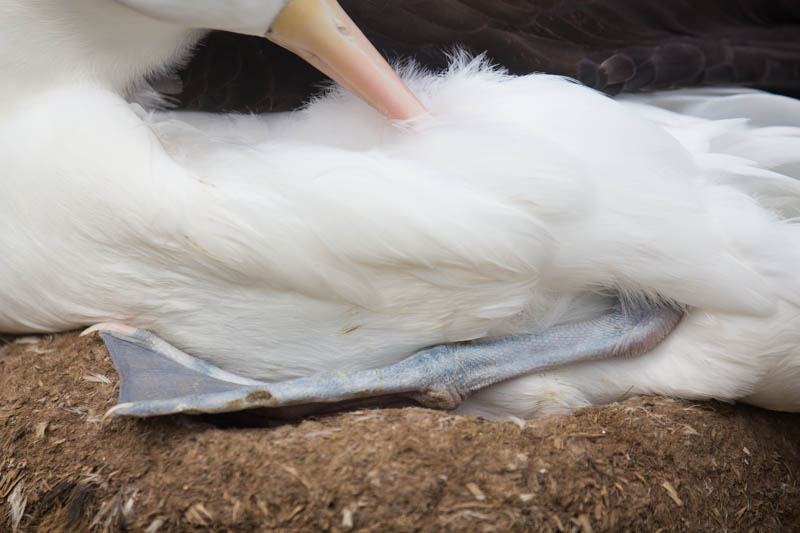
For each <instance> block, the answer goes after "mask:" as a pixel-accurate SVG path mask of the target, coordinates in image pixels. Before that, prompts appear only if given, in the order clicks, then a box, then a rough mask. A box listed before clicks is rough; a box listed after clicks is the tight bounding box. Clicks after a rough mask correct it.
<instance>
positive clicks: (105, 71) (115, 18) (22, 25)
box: [0, 0, 202, 95]
mask: <svg viewBox="0 0 800 533" xmlns="http://www.w3.org/2000/svg"><path fill="white" fill-rule="evenodd" d="M201 35H202V32H198V31H196V30H190V29H187V28H182V27H180V26H177V25H172V24H168V23H163V22H159V21H155V20H152V19H149V18H147V17H145V16H143V15H140V14H139V13H136V12H134V11H132V10H130V9H128V8H126V7H124V6H122V5H120V4H118V3H117V2H114V1H111V0H9V1H8V2H4V3H0V73H2V75H1V76H0V77H2V79H3V85H4V86H5V91H6V92H11V91H14V92H15V93H16V94H20V95H21V94H25V92H26V91H36V90H43V89H46V88H47V87H49V86H53V85H59V84H63V83H97V84H101V85H104V86H107V87H109V88H110V89H112V90H115V91H117V92H120V93H124V92H125V91H126V90H128V89H129V88H130V87H132V86H133V85H135V84H136V82H137V81H139V80H141V79H143V78H144V77H146V76H148V75H150V74H153V73H156V72H159V71H162V70H164V69H168V68H170V67H171V66H173V65H175V64H176V63H178V62H179V61H181V59H182V58H183V57H185V55H186V54H187V53H188V51H189V49H190V48H191V46H192V44H194V43H195V42H196V41H197V40H198V39H199V38H200V36H201Z"/></svg>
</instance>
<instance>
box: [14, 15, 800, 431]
mask: <svg viewBox="0 0 800 533" xmlns="http://www.w3.org/2000/svg"><path fill="white" fill-rule="evenodd" d="M314 1H319V0H314ZM239 3H240V4H241V5H242V6H244V7H247V9H249V10H250V13H255V11H253V10H255V9H256V8H257V7H258V6H255V7H254V5H255V4H259V5H260V4H264V5H266V6H273V7H274V9H273V7H268V8H264V12H265V13H267V15H265V18H262V19H260V20H258V21H257V23H258V24H257V26H258V28H262V29H263V28H267V27H270V25H271V22H272V17H274V16H275V14H276V13H278V12H279V11H280V9H281V8H283V6H284V4H285V2H275V3H272V4H271V3H270V2H248V1H246V0H240V2H239ZM312 3H313V2H312ZM124 4H128V5H132V6H134V7H135V8H136V10H134V9H131V8H129V7H126V6H123V5H121V4H119V3H117V2H115V1H113V0H73V1H72V2H63V1H62V0H25V1H22V0H0V72H2V74H3V84H2V86H0V168H2V169H3V177H2V179H1V180H0V249H1V250H3V253H2V255H1V256H0V330H3V331H9V332H50V331H61V330H66V329H71V328H75V327H80V326H85V325H89V324H94V323H98V322H105V321H109V320H114V321H119V322H123V323H125V324H129V325H131V326H134V327H136V328H141V329H144V330H150V331H153V332H155V333H156V334H158V335H159V336H160V337H162V338H164V339H166V340H168V341H169V342H170V343H172V344H174V345H176V346H179V347H180V348H181V349H183V350H186V351H188V352H190V353H192V354H193V355H195V356H198V357H200V358H202V359H204V360H206V361H209V362H211V363H213V364H214V365H217V366H219V367H221V368H223V369H225V370H228V371H231V372H234V373H236V374H239V375H244V376H248V377H251V378H256V379H260V380H268V381H281V380H289V379H293V378H298V377H301V376H306V375H310V374H314V373H319V372H349V371H358V370H363V369H373V368H381V367H386V366H389V365H392V364H394V363H397V362H398V361H402V360H403V359H405V358H406V357H408V356H409V354H412V353H414V352H415V351H417V350H419V349H421V348H424V347H427V346H435V345H440V344H446V343H454V342H460V341H466V340H475V339H484V338H495V337H502V336H507V335H516V334H520V333H524V332H537V331H545V330H549V328H552V327H553V326H555V325H558V324H567V323H572V322H574V321H578V320H586V319H590V318H593V317H597V316H600V315H602V314H603V313H605V312H606V311H607V310H608V308H609V307H611V306H613V302H614V301H616V297H615V295H616V294H620V295H622V296H623V298H624V299H625V300H626V301H629V302H640V303H642V302H643V303H644V304H645V305H650V306H658V305H669V306H671V307H680V308H682V309H685V310H686V312H685V315H684V317H683V319H682V321H681V322H680V323H679V324H678V325H677V327H676V328H675V329H674V330H673V331H672V332H671V333H670V334H669V335H668V336H667V337H666V339H665V340H664V341H663V342H661V343H660V344H659V345H658V346H657V347H655V348H654V349H652V350H651V351H650V352H649V353H646V354H644V355H642V356H640V357H636V358H612V359H607V360H603V361H593V362H584V363H579V364H574V365H568V366H564V367H560V368H557V369H550V370H547V371H544V372H539V373H534V374H528V375H523V376H521V377H517V378H515V379H512V380H508V381H505V382H503V383H498V384H495V385H493V386H491V387H488V388H486V389H483V390H481V391H479V392H478V393H476V394H474V395H473V396H472V397H470V398H469V399H467V400H466V401H465V402H464V403H463V404H462V405H461V407H459V409H460V410H461V411H463V412H472V413H478V414H484V415H489V416H504V415H515V416H520V417H528V416H534V415H541V414H547V413H551V412H557V411H565V410H569V409H572V408H574V407H577V406H581V405H587V404H600V403H607V402H612V401H615V400H618V399H620V398H623V397H625V396H630V395H636V394H653V393H655V394H664V395H669V396H676V397H683V398H691V399H704V398H717V399H720V400H725V401H734V400H736V401H744V402H748V403H752V404H755V405H759V406H763V407H766V408H770V409H780V410H787V411H798V410H800V388H799V387H798V385H797V384H798V382H799V381H800V279H799V278H798V276H797V275H796V272H797V271H798V270H800V247H799V246H798V244H800V227H798V225H797V222H796V220H795V217H797V215H798V213H800V185H798V182H797V181H796V179H798V178H800V102H798V101H796V100H793V99H790V98H785V97H780V96H775V95H769V94H766V93H761V92H758V91H752V90H744V89H735V90H734V89H731V90H719V89H711V90H693V91H679V92H675V93H664V94H657V95H653V96H639V97H627V98H624V99H620V100H616V101H615V100H612V99H609V98H607V97H605V96H602V95H600V94H598V93H596V92H594V91H592V90H590V89H587V88H585V87H582V86H580V85H577V84H574V83H572V82H570V81H569V80H565V79H562V78H559V77H553V76H547V75H530V76H522V77H512V76H508V75H505V74H503V73H501V72H496V71H493V70H492V69H491V68H490V67H488V66H486V65H484V64H482V63H481V61H480V60H473V61H467V60H464V59H459V60H456V62H455V64H454V65H453V67H452V68H451V69H450V70H449V71H448V72H446V73H444V74H441V75H433V74H426V73H424V72H414V71H413V69H408V70H407V72H405V74H404V79H405V82H406V83H407V84H408V85H409V86H410V87H411V88H412V89H413V92H414V93H415V94H416V95H417V96H418V97H419V98H420V100H421V101H422V102H423V104H424V105H425V107H426V108H427V109H428V110H429V111H430V115H429V116H427V117H424V118H423V119H421V120H419V121H418V122H416V123H413V124H400V125H398V124H396V123H392V122H388V121H386V120H385V119H384V118H383V117H381V116H379V115H378V114H377V113H375V112H374V111H373V110H372V109H370V108H369V107H368V106H367V105H365V104H364V103H362V102H361V101H359V100H357V99H356V98H355V97H353V96H351V95H350V94H348V93H346V92H343V91H340V90H334V91H332V92H330V93H329V94H328V95H326V96H324V97H322V98H320V99H318V100H316V101H314V102H312V103H311V104H310V105H309V106H308V107H307V108H305V109H304V110H302V111H299V112H296V113H291V114H285V115H278V116H246V115H210V114H202V113H182V112H168V111H152V110H150V111H148V110H145V109H143V108H142V107H141V106H140V105H138V104H135V103H130V102H129V101H128V100H127V98H128V97H129V96H130V92H131V89H132V88H135V87H137V86H139V84H141V83H142V81H143V79H144V76H145V75H146V74H148V73H151V72H153V71H156V70H160V69H168V68H170V67H171V66H174V65H175V64H176V62H179V61H180V60H181V58H182V57H183V55H184V54H185V52H186V50H187V47H188V46H190V44H191V43H192V42H193V40H194V39H196V38H197V36H198V34H197V32H196V31H194V30H191V29H187V27H200V26H208V25H209V24H206V22H207V20H208V18H209V17H212V20H216V18H215V17H221V16H222V15H221V14H220V13H218V12H216V11H214V9H216V8H213V6H215V5H216V4H214V3H212V2H201V3H196V2H195V3H189V2H186V3H185V4H184V3H183V2H182V1H180V0H171V1H166V0H165V1H163V2H158V1H156V0H125V1H124ZM250 4H253V5H250ZM325 4H326V5H327V2H325ZM196 6H200V9H197V10H195V7H196ZM209 6H212V7H209ZM167 8H169V9H167ZM206 8H208V10H210V11H208V12H204V11H203V9H206ZM271 9H272V10H271ZM229 10H230V9H229ZM140 12H144V13H146V15H142V14H141V13H140ZM167 12H168V15H169V16H167V15H165V13H167ZM226 13H227V11H226ZM153 17H155V18H153ZM166 19H168V21H165V20H166ZM240 20H244V21H246V22H248V23H250V22H253V21H254V20H255V17H254V16H249V17H240ZM170 21H172V22H170ZM176 21H177V22H176ZM265 21H266V22H265ZM217 27H220V28H221V29H241V28H231V26H230V25H223V24H220V25H218V26H217ZM256 31H262V30H253V31H252V32H253V33H255V32H256ZM368 98H369V97H368ZM414 102H415V101H412V99H410V98H408V99H406V100H404V101H403V102H402V103H401V104H400V107H401V108H402V107H403V106H406V107H405V108H404V109H405V110H406V111H408V110H413V109H414V105H416V104H415V103H414ZM373 103H374V104H375V105H376V106H377V107H379V108H381V107H382V104H381V102H376V101H375V100H374V98H373ZM383 109H386V106H383ZM395 114H396V115H398V116H404V115H407V116H410V115H413V113H412V112H411V111H409V112H408V113H403V112H397V113H395ZM748 119H750V120H748ZM245 381H246V380H245ZM243 382H244V381H243Z"/></svg>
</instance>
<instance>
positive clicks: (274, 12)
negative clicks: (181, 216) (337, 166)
mask: <svg viewBox="0 0 800 533" xmlns="http://www.w3.org/2000/svg"><path fill="white" fill-rule="evenodd" d="M200 30H226V31H231V32H236V33H243V34H248V35H257V36H260V37H265V38H267V39H270V40H272V41H274V42H275V43H277V44H279V45H280V46H283V47H284V48H288V49H289V50H291V51H293V52H295V53H297V54H298V55H300V56H301V57H302V58H303V59H305V60H306V61H308V62H309V63H311V64H312V65H314V66H315V67H317V68H318V69H320V70H321V71H323V72H325V73H326V74H328V75H329V76H330V77H331V78H333V79H334V80H336V81H338V82H339V83H340V84H342V85H343V86H344V87H346V88H348V89H350V90H351V91H353V92H354V93H355V94H357V95H358V96H359V97H361V98H362V99H363V100H365V101H366V102H367V103H369V104H370V105H372V106H373V107H374V108H376V109H377V110H378V111H380V112H381V113H383V114H385V115H387V116H389V117H391V118H395V119H401V120H405V119H411V118H414V117H416V116H418V115H421V114H422V113H424V108H423V107H422V105H421V104H420V103H419V101H418V100H417V99H416V98H415V97H414V96H413V95H412V93H411V92H410V91H409V90H408V88H406V86H405V85H404V84H403V83H402V81H400V79H399V78H398V76H397V74H396V73H395V72H394V71H393V70H392V68H391V67H390V66H389V65H388V64H387V63H386V61H385V60H384V59H383V57H381V55H380V54H379V53H378V52H377V51H376V50H375V48H374V47H373V46H372V45H371V44H370V42H369V41H368V40H367V38H366V37H364V35H363V33H362V32H361V31H360V30H359V29H358V27H357V26H356V25H355V24H354V23H353V21H352V20H351V19H350V18H349V17H348V16H347V14H346V13H345V12H344V11H343V10H342V8H341V7H340V6H339V4H338V3H337V2H336V0H0V56H2V51H3V49H5V51H10V50H16V51H17V52H18V53H17V54H16V57H9V56H13V54H9V56H6V57H0V69H2V68H3V67H5V69H6V70H7V71H10V72H12V73H18V74H19V75H20V76H21V77H23V75H24V74H25V71H26V69H27V71H28V73H29V74H30V73H33V74H39V77H40V78H42V77H47V76H49V75H52V76H56V75H60V74H63V73H64V72H68V73H70V74H73V75H78V76H84V77H89V76H91V77H95V78H100V79H107V80H108V81H109V83H111V84H112V85H113V86H115V87H117V88H119V87H120V86H121V85H125V84H130V83H131V82H133V81H135V79H136V78H137V77H141V76H143V75H146V74H149V73H151V72H153V71H154V70H157V69H159V68H164V67H167V66H169V65H170V64H171V63H174V62H175V61H176V60H177V59H178V58H180V57H182V55H183V52H185V51H186V50H187V49H188V47H189V46H190V45H191V43H193V42H195V41H196V40H197V38H199V36H200V35H202V33H201V31H200ZM4 62H5V63H6V65H4Z"/></svg>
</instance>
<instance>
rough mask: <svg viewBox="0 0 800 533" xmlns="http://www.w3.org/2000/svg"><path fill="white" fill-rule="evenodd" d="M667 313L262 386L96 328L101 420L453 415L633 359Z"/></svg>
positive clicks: (147, 338)
mask: <svg viewBox="0 0 800 533" xmlns="http://www.w3.org/2000/svg"><path fill="white" fill-rule="evenodd" d="M681 316H682V313H681V312H680V311H678V310H676V309H674V308H671V307H653V308H645V307H632V308H627V309H623V308H622V306H618V307H617V308H616V309H615V310H613V311H611V312H609V313H608V314H605V315H603V316H601V317H599V318H596V319H592V320H588V321H583V322H574V323H569V324H563V325H560V326H555V327H553V328H550V329H548V330H545V331H542V332H540V333H535V334H529V335H520V336H515V337H506V338H501V339H495V340H489V341H481V342H473V343H470V344H463V343H459V344H448V345H441V346H434V347H431V348H426V349H424V350H420V351H419V352H417V353H415V354H414V355H412V356H411V357H409V358H407V359H405V360H403V361H400V362H399V363H397V364H394V365H391V366H388V367H385V368H379V369H374V370H360V371H354V372H326V373H321V374H317V375H314V376H309V377H304V378H298V379H293V380H289V381H283V382H278V383H266V382H260V381H255V380H252V379H247V378H243V377H240V376H237V375H235V374H231V373H229V372H225V371H223V370H221V369H219V368H216V367H214V366H212V365H210V364H208V363H205V362H203V361H200V360H199V359H196V358H194V357H192V356H190V355H188V354H185V353H183V352H181V351H180V350H178V349H177V348H174V347H173V346H170V345H169V344H167V343H166V342H164V341H163V340H161V339H159V338H158V337H156V336H155V335H153V334H152V333H149V332H146V331H143V330H137V329H133V328H127V327H125V326H118V325H100V326H96V327H95V328H92V329H93V330H96V331H100V334H101V335H102V337H103V340H104V341H105V343H106V345H107V346H108V349H109V351H110V352H111V356H112V358H113V360H114V363H115V364H116V366H117V369H118V371H119V373H120V381H121V390H120V399H119V404H118V405H116V406H115V407H113V408H112V409H111V410H110V411H109V413H108V414H109V415H113V416H117V415H129V416H138V417H146V416H156V415H166V414H172V413H179V412H185V413H222V412H230V411H238V410H242V409H252V408H258V407H267V408H272V407H286V406H292V405H302V404H328V403H335V402H343V401H346V400H353V399H363V398H372V397H383V396H405V397H409V398H413V399H414V400H416V401H417V402H419V403H421V404H422V405H425V406H428V407H435V408H440V409H454V408H455V407H457V406H458V405H459V404H460V403H461V402H462V401H463V400H464V399H465V398H466V397H467V396H469V395H470V393H472V392H473V391H476V390H479V389H482V388H484V387H487V386H489V385H492V384H494V383H498V382H500V381H504V380H507V379H510V378H514V377H517V376H521V375H524V374H529V373H531V372H537V371H542V370H545V369H549V368H553V367H556V366H562V365H566V364H570V363H576V362H581V361H589V360H595V359H604V358H609V357H633V356H637V355H641V354H644V353H646V352H648V351H650V350H651V349H653V348H654V347H655V346H656V345H657V344H658V343H659V342H661V340H662V339H663V338H664V337H666V336H667V335H668V334H669V333H670V332H671V331H672V330H673V329H674V328H675V326H676V325H677V324H678V322H679V321H680V318H681Z"/></svg>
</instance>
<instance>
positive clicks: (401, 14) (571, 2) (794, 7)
mask: <svg viewBox="0 0 800 533" xmlns="http://www.w3.org/2000/svg"><path fill="white" fill-rule="evenodd" d="M341 3H342V5H343V7H344V8H345V9H346V10H347V11H348V12H349V13H350V14H351V16H352V17H353V19H354V20H355V21H356V23H358V24H359V26H361V28H362V29H363V30H364V32H365V33H366V34H367V36H368V37H369V38H370V39H371V40H372V41H373V42H374V43H375V44H376V46H377V47H378V48H379V49H380V50H381V51H382V52H383V53H384V54H386V55H387V56H389V57H413V58H414V59H416V60H417V61H418V62H420V63H421V64H423V65H426V66H428V67H431V68H441V67H444V66H445V65H446V64H447V53H448V52H449V51H452V50H453V49H455V48H456V47H460V48H463V49H466V50H468V51H470V52H472V53H475V54H478V53H482V52H486V53H487V55H488V57H489V58H490V59H491V60H492V61H494V62H495V63H497V64H499V65H502V66H504V67H505V68H507V69H508V70H509V71H511V72H512V73H516V74H524V73H529V72H548V73H552V74H562V75H566V76H571V77H573V78H576V79H578V80H580V81H581V82H583V83H585V84H586V85H588V86H590V87H594V88H596V89H599V90H602V91H605V92H607V93H609V94H616V93H619V92H622V91H647V90H657V89H668V88H677V87H686V86H696V85H748V86H752V87H761V88H765V89H770V90H774V91H778V92H783V93H786V94H793V95H800V2H799V1H797V0H669V1H664V0H341ZM180 76H181V79H182V81H183V92H182V93H181V94H180V95H179V97H178V98H179V101H180V104H181V106H183V107H187V108H192V109H205V110H216V111H231V110H240V111H253V112H262V111H270V110H283V109H290V108H293V107H296V106H298V105H300V104H302V102H303V101H305V100H306V99H307V98H308V97H309V96H310V95H311V94H312V93H313V92H314V90H315V89H316V88H318V87H319V86H320V84H322V83H324V80H325V78H324V77H323V76H322V75H321V74H319V73H317V72H316V71H315V70H314V69H313V68H311V67H309V66H307V65H306V64H305V63H304V62H302V61H301V60H300V59H298V58H296V57H295V56H293V55H292V54H290V53H288V52H285V51H283V50H281V49H279V48H278V47H276V46H273V45H272V44H270V43H269V42H267V41H266V40H264V39H257V38H250V37H242V36H235V35H230V34H225V33H219V32H217V33H212V34H210V35H209V36H208V37H207V38H206V39H205V41H204V42H203V43H201V45H200V46H199V47H198V49H197V52H196V54H195V56H194V58H193V59H192V60H191V61H190V63H189V64H188V65H187V66H186V67H185V68H184V69H183V70H182V71H181V72H180Z"/></svg>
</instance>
